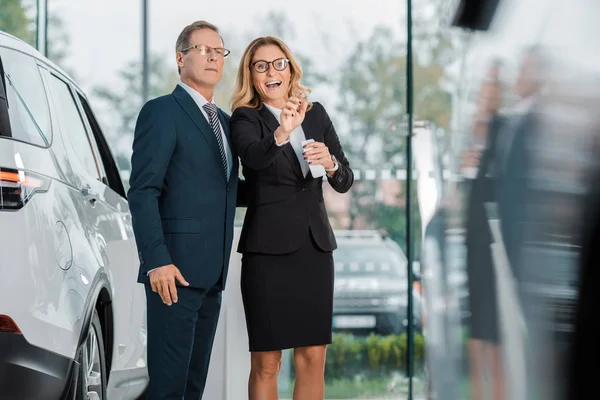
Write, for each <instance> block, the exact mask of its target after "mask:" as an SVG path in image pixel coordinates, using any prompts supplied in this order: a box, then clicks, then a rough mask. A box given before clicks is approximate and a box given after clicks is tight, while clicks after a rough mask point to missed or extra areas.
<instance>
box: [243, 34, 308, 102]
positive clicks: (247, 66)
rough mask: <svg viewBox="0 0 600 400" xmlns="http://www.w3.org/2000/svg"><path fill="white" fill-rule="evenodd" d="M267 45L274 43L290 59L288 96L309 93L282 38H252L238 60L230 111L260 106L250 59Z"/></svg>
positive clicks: (297, 66) (296, 63) (296, 62)
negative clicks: (238, 64) (238, 65)
mask: <svg viewBox="0 0 600 400" xmlns="http://www.w3.org/2000/svg"><path fill="white" fill-rule="evenodd" d="M267 45H275V46H277V47H279V48H280V49H281V51H282V52H283V54H284V55H285V58H287V59H288V60H290V63H289V68H290V86H289V90H288V97H291V96H298V95H299V93H302V92H304V93H306V94H307V95H308V93H310V89H309V88H308V87H306V86H304V85H302V84H301V83H300V81H301V79H302V68H301V67H300V64H298V61H296V58H295V57H294V56H293V54H292V52H291V50H290V49H289V47H287V45H286V44H285V43H283V41H282V40H280V39H277V38H276V37H273V36H264V37H259V38H257V39H254V40H253V41H252V42H251V43H250V44H249V45H248V47H247V48H246V50H245V51H244V54H243V55H242V59H241V60H240V67H239V69H238V73H237V79H236V83H235V89H234V90H233V95H232V96H231V111H232V112H233V111H235V109H236V108H239V107H250V108H255V109H258V108H260V107H261V106H262V100H261V99H260V95H259V94H258V92H257V91H256V89H255V88H254V84H253V80H252V65H251V64H252V59H253V58H254V54H256V51H257V50H258V49H259V48H261V47H263V46H267ZM311 107H312V104H311V103H310V102H309V103H308V108H307V110H310V108H311Z"/></svg>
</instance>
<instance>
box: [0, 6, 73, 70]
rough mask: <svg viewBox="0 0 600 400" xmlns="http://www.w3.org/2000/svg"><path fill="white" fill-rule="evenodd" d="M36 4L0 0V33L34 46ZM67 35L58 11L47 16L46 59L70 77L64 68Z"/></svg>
mask: <svg viewBox="0 0 600 400" xmlns="http://www.w3.org/2000/svg"><path fill="white" fill-rule="evenodd" d="M36 12H37V11H36V3H35V1H34V0H0V31H5V32H7V33H10V34H11V35H13V36H15V37H18V38H19V39H22V40H23V41H25V42H27V43H29V44H30V45H31V46H35V44H36V21H35V15H36ZM68 47H69V35H68V34H67V32H66V30H65V29H64V20H63V18H62V16H61V12H60V10H50V11H49V14H48V52H47V54H48V58H49V59H50V60H52V61H53V62H54V63H56V64H57V65H58V66H60V67H61V68H63V69H64V70H65V71H66V72H67V73H69V74H70V75H71V76H72V77H73V75H74V73H73V71H72V70H70V69H69V68H68V67H67V66H66V63H65V61H66V59H67V56H68Z"/></svg>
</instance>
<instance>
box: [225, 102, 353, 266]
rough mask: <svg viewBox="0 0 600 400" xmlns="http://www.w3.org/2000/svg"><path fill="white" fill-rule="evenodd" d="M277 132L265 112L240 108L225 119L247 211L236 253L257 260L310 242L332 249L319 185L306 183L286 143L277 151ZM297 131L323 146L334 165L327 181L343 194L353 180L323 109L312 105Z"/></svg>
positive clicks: (311, 180) (318, 181)
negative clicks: (253, 254)
mask: <svg viewBox="0 0 600 400" xmlns="http://www.w3.org/2000/svg"><path fill="white" fill-rule="evenodd" d="M278 127H279V122H278V121H277V119H276V118H275V116H274V115H273V114H272V113H271V112H270V111H269V110H268V109H267V108H266V107H261V108H260V109H258V110H256V109H252V108H247V107H240V108H238V109H236V110H235V111H234V112H233V115H232V116H231V138H232V140H233V147H234V148H235V150H236V153H237V154H238V155H239V157H240V159H241V161H242V166H243V174H244V177H245V179H246V194H247V199H246V200H247V203H248V210H247V212H246V217H245V220H244V226H243V228H242V233H241V237H240V241H239V246H238V251H239V252H241V253H245V252H256V253H263V254H285V253H290V252H293V251H295V250H297V249H298V248H300V246H302V245H303V244H304V243H305V241H306V238H307V235H309V234H310V233H312V236H313V238H314V240H315V242H316V244H317V246H318V247H319V248H320V249H321V250H323V251H333V250H334V249H335V248H336V247H337V243H336V241H335V237H334V235H333V230H332V229H331V225H330V224H329V219H328V217H327V211H326V209H325V203H324V201H323V188H322V186H323V179H322V178H318V179H315V178H313V177H312V175H311V174H310V172H309V173H308V175H307V176H306V178H305V177H304V176H303V175H302V169H301V167H300V163H299V161H298V158H297V157H296V153H295V152H294V149H293V148H292V145H291V144H290V143H288V144H285V145H284V146H277V144H276V143H275V137H274V132H275V130H276V129H277V128H278ZM302 129H303V130H304V134H305V135H306V139H314V140H315V141H317V142H323V143H325V145H326V146H327V147H328V148H329V152H330V153H331V154H333V155H334V156H335V157H336V158H337V160H338V164H339V169H338V170H337V171H336V173H335V175H334V176H333V177H331V178H328V180H329V183H330V185H331V186H332V187H333V189H335V190H336V191H338V192H340V193H344V192H347V191H348V190H349V189H350V187H351V186H352V184H353V182H354V174H353V172H352V170H351V169H350V166H349V162H348V160H347V159H346V156H345V155H344V152H343V150H342V146H341V144H340V140H339V138H338V136H337V134H336V132H335V129H334V127H333V123H332V122H331V119H330V118H329V116H328V115H327V112H326V111H325V109H324V108H323V106H322V105H321V104H319V103H313V108H312V109H311V110H310V111H308V112H307V113H306V117H305V118H304V122H303V123H302Z"/></svg>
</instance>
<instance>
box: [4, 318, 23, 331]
mask: <svg viewBox="0 0 600 400" xmlns="http://www.w3.org/2000/svg"><path fill="white" fill-rule="evenodd" d="M0 332H8V333H21V330H20V329H19V327H18V326H17V324H15V321H13V320H12V318H11V317H9V316H7V315H0Z"/></svg>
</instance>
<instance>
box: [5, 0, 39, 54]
mask: <svg viewBox="0 0 600 400" xmlns="http://www.w3.org/2000/svg"><path fill="white" fill-rule="evenodd" d="M26 3H28V2H27V1H23V0H0V31H4V32H7V33H10V34H11V35H13V36H16V37H18V38H19V39H22V40H24V41H25V42H27V43H29V44H31V45H32V46H35V21H34V20H33V19H32V18H31V17H30V16H29V15H28V12H29V8H30V7H29V6H28V5H27V4H26Z"/></svg>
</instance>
